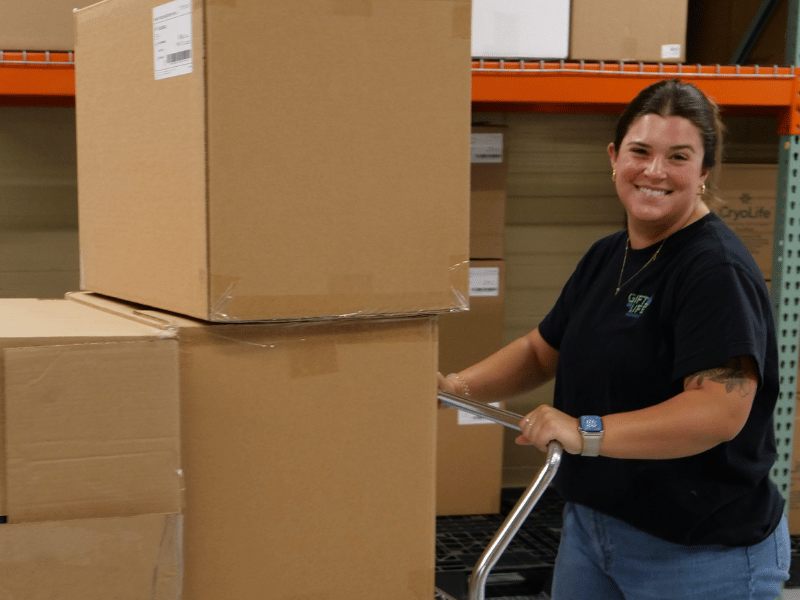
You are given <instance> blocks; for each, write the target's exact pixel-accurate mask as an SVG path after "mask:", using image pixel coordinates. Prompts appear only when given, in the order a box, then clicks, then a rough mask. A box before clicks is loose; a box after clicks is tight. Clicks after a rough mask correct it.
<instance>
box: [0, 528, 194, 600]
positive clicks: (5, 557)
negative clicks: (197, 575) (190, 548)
mask: <svg viewBox="0 0 800 600" xmlns="http://www.w3.org/2000/svg"><path fill="white" fill-rule="evenodd" d="M181 554H182V553H181V525H180V515H177V514H167V515H138V516H133V517H120V518H104V519H78V520H72V521H48V522H43V523H25V524H24V525H2V526H0V578H2V581H0V596H2V597H3V598H24V599H25V600H53V599H54V598H58V600H109V599H110V598H113V599H114V600H142V599H143V598H148V599H149V598H154V599H157V600H181V599H182V598H185V596H182V595H181Z"/></svg>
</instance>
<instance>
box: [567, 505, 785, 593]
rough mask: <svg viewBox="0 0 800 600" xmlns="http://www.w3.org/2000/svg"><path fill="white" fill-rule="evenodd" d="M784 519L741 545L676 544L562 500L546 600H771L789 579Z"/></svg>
mask: <svg viewBox="0 0 800 600" xmlns="http://www.w3.org/2000/svg"><path fill="white" fill-rule="evenodd" d="M790 552H791V551H790V542H789V527H788V525H787V521H786V517H784V518H783V520H782V521H781V524H780V525H779V526H778V529H777V530H776V531H775V533H773V534H772V535H771V536H770V537H769V538H767V539H766V540H765V541H763V542H761V543H760V544H756V545H754V546H750V547H746V548H730V547H727V546H699V547H695V546H682V545H679V544H673V543H670V542H665V541H663V540H661V539H659V538H655V537H653V536H651V535H648V534H646V533H643V532H641V531H639V530H638V529H635V528H634V527H631V526H630V525H627V524H626V523H623V522H621V521H619V520H617V519H613V518H611V517H608V516H606V515H603V514H601V513H598V512H596V511H593V510H591V509H588V508H586V507H583V506H580V505H576V504H572V503H568V504H567V506H566V507H565V509H564V526H563V529H562V532H561V544H560V546H559V549H558V556H557V558H556V564H555V571H554V574H553V591H552V598H553V600H645V599H647V600H654V599H660V600H678V599H680V600H774V599H775V598H779V597H780V595H781V584H782V582H784V581H786V580H787V579H788V578H789V560H790V555H791V554H790Z"/></svg>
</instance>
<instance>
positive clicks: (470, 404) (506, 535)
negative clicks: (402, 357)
mask: <svg viewBox="0 0 800 600" xmlns="http://www.w3.org/2000/svg"><path fill="white" fill-rule="evenodd" d="M438 398H439V401H440V402H441V403H442V404H444V405H446V406H450V407H452V408H456V409H458V410H463V411H465V412H468V413H470V414H473V415H476V416H478V417H483V418H486V419H489V420H491V421H494V422H495V423H499V424H500V425H504V426H506V427H509V428H511V429H517V430H519V429H520V426H519V422H520V421H521V420H522V417H521V416H520V415H517V414H515V413H512V412H509V411H506V410H502V409H500V408H495V407H494V406H491V405H489V404H484V403H482V402H475V401H474V400H468V399H467V398H462V397H460V396H454V395H453V394H448V393H447V392H443V391H441V390H439V395H438ZM563 450H564V449H563V448H562V447H561V444H559V443H558V442H556V441H552V442H550V443H549V444H548V445H547V459H546V461H545V464H544V466H543V467H542V469H541V470H540V471H539V474H538V475H537V476H536V478H535V479H534V480H533V483H531V485H530V486H528V488H527V489H526V490H525V492H524V493H523V494H522V496H521V497H520V499H519V501H518V502H517V504H516V505H515V506H514V508H513V509H512V510H511V512H510V513H509V515H508V517H506V520H505V521H503V524H502V525H501V526H500V529H498V530H497V532H496V533H495V534H494V537H493V538H492V540H491V541H490V542H489V545H488V546H487V547H486V549H485V550H484V551H483V554H481V557H480V558H479V559H478V562H477V563H476V565H475V568H474V569H473V570H472V575H471V577H470V580H469V591H468V595H467V600H485V594H486V581H487V579H488V578H489V572H490V571H491V570H492V568H493V567H494V566H495V565H496V564H497V561H498V560H499V559H500V556H501V555H502V554H503V552H504V551H505V549H506V548H507V547H508V545H509V543H511V540H512V539H513V538H514V536H515V535H516V533H517V531H519V528H520V527H522V524H523V523H524V521H525V519H527V518H528V515H530V513H531V510H533V507H534V506H536V503H537V502H538V501H539V499H540V498H541V497H542V494H544V492H545V490H546V489H547V487H548V486H549V485H550V483H551V482H552V481H553V477H555V474H556V471H557V470H558V466H559V464H561V454H562V453H563ZM434 600H459V599H456V598H453V597H452V596H450V595H448V594H446V593H445V592H443V591H442V590H440V589H438V588H436V589H435V592H434Z"/></svg>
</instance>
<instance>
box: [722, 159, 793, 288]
mask: <svg viewBox="0 0 800 600" xmlns="http://www.w3.org/2000/svg"><path fill="white" fill-rule="evenodd" d="M717 185H718V187H719V195H720V197H721V198H722V200H723V201H724V205H723V206H722V207H721V208H720V209H719V210H718V211H717V212H718V214H719V216H720V218H721V219H722V220H723V221H725V223H727V224H728V226H729V227H730V228H731V229H733V231H734V232H735V233H736V235H737V236H739V238H740V239H741V240H742V242H743V243H744V245H745V246H746V247H747V249H748V250H749V251H750V253H751V254H752V255H753V258H755V259H756V263H757V264H758V266H759V268H760V269H761V272H762V274H763V275H764V278H765V279H771V278H772V258H773V256H774V253H775V248H774V243H775V242H774V239H775V235H774V232H775V209H776V203H775V200H776V190H777V187H778V166H777V165H761V164H755V165H754V164H729V163H724V164H723V165H722V167H721V169H720V172H719V175H718V183H717Z"/></svg>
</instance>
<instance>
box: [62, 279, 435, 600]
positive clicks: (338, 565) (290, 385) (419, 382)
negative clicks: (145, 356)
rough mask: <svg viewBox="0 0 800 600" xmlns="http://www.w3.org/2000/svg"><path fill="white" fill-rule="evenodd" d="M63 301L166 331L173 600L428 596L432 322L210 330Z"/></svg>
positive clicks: (108, 304)
mask: <svg viewBox="0 0 800 600" xmlns="http://www.w3.org/2000/svg"><path fill="white" fill-rule="evenodd" d="M68 297H69V298H70V299H72V300H74V301H79V302H89V303H93V304H94V305H95V306H97V307H99V308H101V309H102V310H107V311H110V312H112V313H117V314H122V315H127V316H128V317H129V318H131V319H141V320H142V321H143V322H146V323H152V324H154V325H155V326H157V327H160V328H162V329H163V330H164V331H165V332H169V331H174V332H176V333H177V335H178V338H179V344H180V351H181V373H180V375H181V408H182V456H183V465H184V472H185V481H186V491H185V499H186V504H185V509H184V516H185V531H184V536H185V553H184V569H185V571H184V597H185V598H191V599H192V600H219V599H220V598H236V599H237V600H263V599H264V598H270V600H296V599H299V598H325V599H326V600H359V599H365V600H366V599H368V598H369V599H372V598H382V599H386V600H408V599H409V598H414V599H419V600H423V599H424V600H429V598H431V597H432V596H433V582H434V565H435V551H434V550H435V518H434V513H435V507H434V498H435V490H434V488H435V482H434V473H435V439H436V414H437V409H436V400H435V398H436V362H437V331H436V320H435V317H434V316H417V317H406V318H403V319H394V320H381V319H360V320H341V319H340V320H335V321H327V322H319V323H310V322H305V323H302V322H294V323H288V324H278V323H248V324H223V323H216V324H214V323H205V322H201V321H197V320H190V319H186V318H183V317H179V316H175V315H171V314H169V313H165V312H158V311H152V310H147V309H145V308H144V307H137V306H136V305H129V304H126V303H121V302H115V301H111V300H108V299H104V298H101V297H97V296H96V295H91V294H85V293H76V294H70V295H69V296H68Z"/></svg>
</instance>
